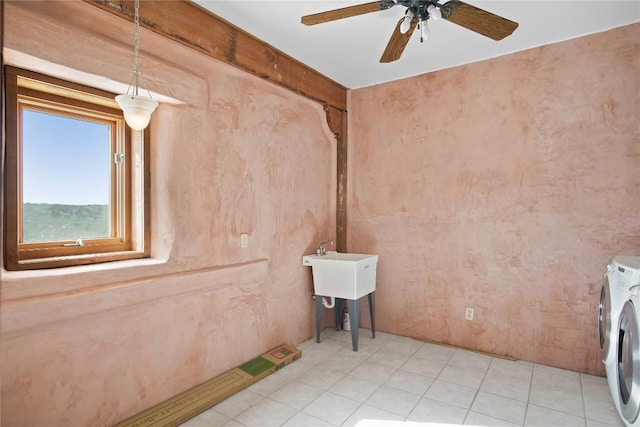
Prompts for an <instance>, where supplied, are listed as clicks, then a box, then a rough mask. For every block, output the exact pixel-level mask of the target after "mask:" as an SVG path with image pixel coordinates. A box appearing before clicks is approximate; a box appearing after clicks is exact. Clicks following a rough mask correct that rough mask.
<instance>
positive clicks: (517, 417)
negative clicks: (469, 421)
mask: <svg viewBox="0 0 640 427" xmlns="http://www.w3.org/2000/svg"><path fill="white" fill-rule="evenodd" d="M526 409H527V404H526V403H524V402H520V401H519V400H515V399H508V398H506V397H502V396H497V395H495V394H491V393H486V392H483V391H481V392H478V395H477V396H476V399H475V400H474V402H473V405H471V410H472V411H474V412H479V413H481V414H484V415H489V416H491V417H495V418H500V419H503V420H506V421H511V422H512V423H516V424H522V423H523V422H524V415H525V412H526Z"/></svg>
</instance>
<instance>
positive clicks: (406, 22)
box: [400, 9, 413, 34]
mask: <svg viewBox="0 0 640 427" xmlns="http://www.w3.org/2000/svg"><path fill="white" fill-rule="evenodd" d="M412 20H413V11H412V10H411V9H407V11H406V12H405V14H404V18H402V22H401V23H400V33H402V34H406V33H407V31H409V28H411V21H412Z"/></svg>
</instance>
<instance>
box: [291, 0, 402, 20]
mask: <svg viewBox="0 0 640 427" xmlns="http://www.w3.org/2000/svg"><path fill="white" fill-rule="evenodd" d="M394 4H395V3H394V2H393V0H388V1H384V0H383V1H373V2H371V3H364V4H359V5H355V6H348V7H343V8H340V9H334V10H329V11H327V12H320V13H314V14H313V15H306V16H303V17H302V19H301V21H302V23H303V24H305V25H316V24H322V23H323V22H329V21H336V20H338V19H343V18H350V17H352V16H357V15H364V14H365V13H371V12H378V11H379V10H385V9H389V8H390V7H391V6H393V5H394Z"/></svg>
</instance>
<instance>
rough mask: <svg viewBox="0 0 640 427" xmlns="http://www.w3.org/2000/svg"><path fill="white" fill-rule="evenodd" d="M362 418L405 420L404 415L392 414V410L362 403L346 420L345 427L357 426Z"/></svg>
mask: <svg viewBox="0 0 640 427" xmlns="http://www.w3.org/2000/svg"><path fill="white" fill-rule="evenodd" d="M362 420H376V421H379V422H381V421H384V420H387V421H403V420H404V417H401V416H400V415H396V414H392V413H391V412H387V411H383V410H382V409H379V408H375V407H373V406H369V405H362V406H361V407H359V408H358V409H357V410H356V412H354V414H353V415H351V416H350V417H349V418H348V419H347V421H345V422H344V423H343V424H342V426H343V427H355V426H356V425H357V424H358V422H360V421H362Z"/></svg>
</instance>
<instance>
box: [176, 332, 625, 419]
mask: <svg viewBox="0 0 640 427" xmlns="http://www.w3.org/2000/svg"><path fill="white" fill-rule="evenodd" d="M370 332H371V331H370V330H365V329H361V330H360V331H359V333H360V334H361V335H360V338H361V339H360V345H359V350H358V351H357V352H354V351H353V349H352V348H351V338H350V334H349V333H347V332H345V331H335V330H333V329H332V328H327V329H325V331H323V333H322V342H321V343H316V342H315V338H314V339H310V340H308V341H305V342H304V343H302V344H300V345H299V346H298V348H301V349H303V354H302V358H301V359H300V360H297V361H296V362H294V363H292V364H290V365H288V366H286V367H284V368H283V369H281V370H279V371H277V372H275V373H274V374H272V375H270V376H268V377H266V378H264V379H263V380H261V381H259V382H258V383H256V384H253V385H251V386H250V387H248V388H247V389H245V390H242V391H240V392H239V393H237V394H236V395H234V396H231V397H230V398H228V399H227V400H225V401H223V402H221V403H219V404H218V405H216V406H214V407H213V408H211V409H209V410H208V411H205V412H204V413H202V414H200V415H198V416H197V417H195V418H193V419H191V420H189V421H187V422H186V423H184V425H185V426H188V427H201V426H202V427H205V426H206V427H246V426H272V425H273V426H286V427H305V426H318V427H329V426H343V427H352V426H356V424H357V423H358V422H359V421H362V420H374V421H368V422H369V423H370V424H371V425H372V426H373V425H375V426H376V427H382V425H383V424H382V423H384V420H387V421H388V422H389V423H391V424H388V425H386V426H385V427H390V426H391V425H393V426H398V427H400V426H403V425H405V424H403V421H404V420H405V418H406V421H409V422H412V421H415V422H420V423H445V424H453V425H462V423H464V425H476V426H480V425H481V426H485V427H492V426H501V427H511V426H520V427H522V426H523V425H526V426H538V425H540V426H542V425H544V426H549V427H551V426H554V427H559V426H562V427H564V426H567V427H571V426H574V425H578V426H583V427H624V424H623V423H622V421H621V419H620V417H619V416H618V413H617V412H616V410H615V407H614V405H613V401H612V399H611V396H610V393H609V387H608V383H607V380H606V378H604V377H598V376H593V375H586V374H580V373H577V372H573V371H568V370H564V369H558V368H554V367H548V366H544V365H539V364H534V363H530V362H524V361H512V360H507V359H503V358H499V357H491V356H488V355H486V354H481V353H477V352H473V351H467V350H464V349H457V348H453V347H448V346H441V345H437V344H433V343H423V342H419V341H416V340H413V339H411V338H407V337H400V336H395V335H392V334H388V333H385V332H379V333H377V334H376V335H377V337H376V338H375V339H372V338H371V337H370ZM406 425H407V426H408V425H411V423H407V424H406ZM359 427H362V425H361V426H359Z"/></svg>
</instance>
